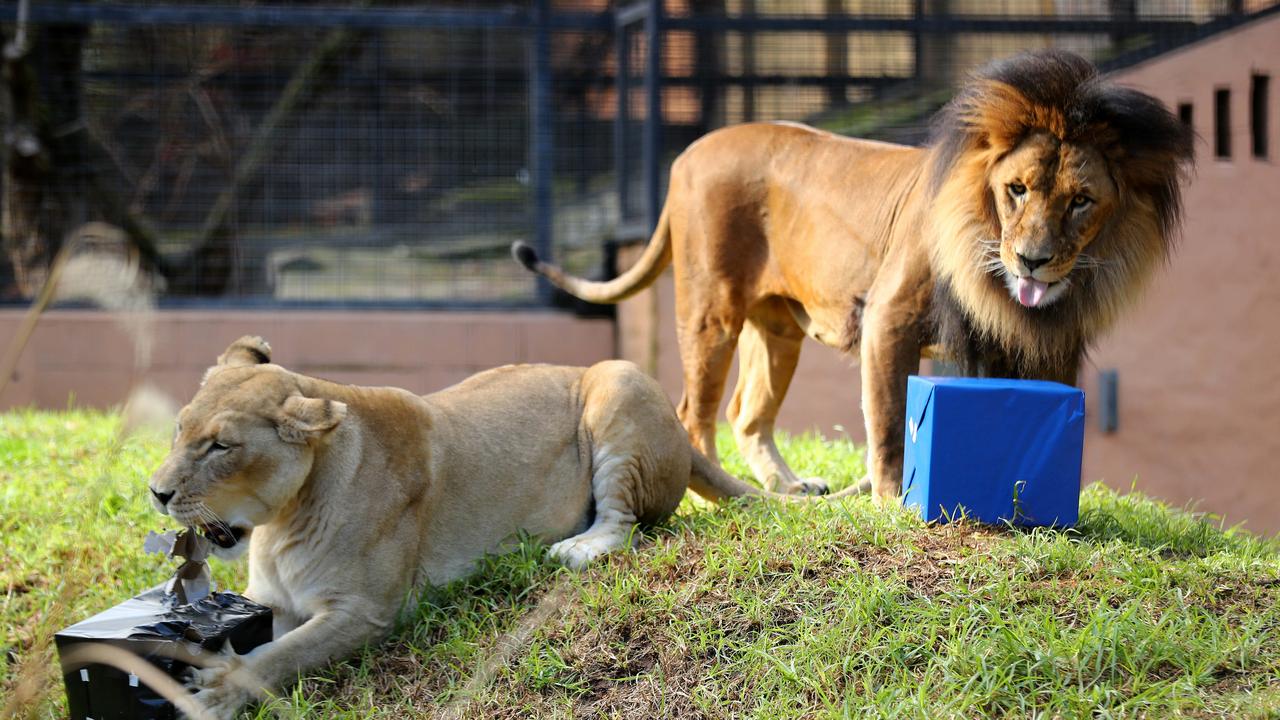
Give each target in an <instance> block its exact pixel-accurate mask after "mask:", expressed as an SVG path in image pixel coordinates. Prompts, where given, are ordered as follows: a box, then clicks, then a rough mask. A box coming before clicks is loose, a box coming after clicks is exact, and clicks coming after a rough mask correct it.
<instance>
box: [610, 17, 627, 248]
mask: <svg viewBox="0 0 1280 720" xmlns="http://www.w3.org/2000/svg"><path fill="white" fill-rule="evenodd" d="M614 35H615V42H616V43H617V47H616V48H615V50H616V51H617V56H616V57H617V61H618V69H617V71H616V72H615V73H614V83H613V87H614V91H615V92H616V93H617V96H618V97H617V108H616V109H615V114H614V117H613V162H614V168H615V170H616V172H617V173H618V177H617V183H618V225H619V226H622V225H626V224H627V221H628V220H630V219H631V202H630V200H631V198H630V193H629V192H628V189H629V188H630V184H631V183H630V181H631V158H630V154H629V151H628V145H629V144H630V143H628V142H627V140H628V138H627V135H628V130H629V128H630V122H631V33H629V32H627V26H626V25H622V24H619V25H617V26H616V27H615V28H614Z"/></svg>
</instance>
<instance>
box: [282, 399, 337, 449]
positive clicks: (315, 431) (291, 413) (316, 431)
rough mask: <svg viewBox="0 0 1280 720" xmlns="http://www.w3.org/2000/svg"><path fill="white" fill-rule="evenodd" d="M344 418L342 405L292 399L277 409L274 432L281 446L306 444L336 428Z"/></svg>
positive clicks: (333, 402) (318, 400) (331, 401)
mask: <svg viewBox="0 0 1280 720" xmlns="http://www.w3.org/2000/svg"><path fill="white" fill-rule="evenodd" d="M346 416H347V404H346V403H341V402H338V401H337V400H324V399H322V398H309V397H302V396H301V395H292V396H290V397H289V399H288V400H285V401H284V405H282V406H281V407H280V417H279V418H278V419H277V420H276V432H278V433H280V439H281V440H284V441H285V442H290V443H298V444H306V442H307V441H308V440H311V439H314V438H318V437H321V436H322V435H324V434H325V433H327V432H329V431H330V430H332V429H334V428H335V427H337V426H338V423H340V422H342V419H343V418H345V417H346Z"/></svg>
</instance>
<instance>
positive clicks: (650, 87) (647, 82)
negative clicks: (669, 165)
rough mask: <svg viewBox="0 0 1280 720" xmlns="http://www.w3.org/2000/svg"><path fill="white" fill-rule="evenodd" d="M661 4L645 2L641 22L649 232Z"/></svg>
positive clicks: (654, 194)
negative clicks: (643, 17) (643, 53)
mask: <svg viewBox="0 0 1280 720" xmlns="http://www.w3.org/2000/svg"><path fill="white" fill-rule="evenodd" d="M662 1H663V0H648V3H649V14H648V15H647V16H646V17H645V19H644V34H645V63H644V94H645V116H644V140H643V144H644V184H645V188H644V189H645V198H644V201H645V202H644V215H645V218H644V219H645V224H646V225H648V226H649V230H650V232H652V231H653V230H654V229H655V228H657V226H658V213H659V212H660V199H661V198H660V195H661V192H660V191H661V187H660V183H661V177H660V176H659V173H660V172H661V168H660V163H661V159H662V157H661V156H662V33H663V31H664V30H665V27H664V18H663V7H662Z"/></svg>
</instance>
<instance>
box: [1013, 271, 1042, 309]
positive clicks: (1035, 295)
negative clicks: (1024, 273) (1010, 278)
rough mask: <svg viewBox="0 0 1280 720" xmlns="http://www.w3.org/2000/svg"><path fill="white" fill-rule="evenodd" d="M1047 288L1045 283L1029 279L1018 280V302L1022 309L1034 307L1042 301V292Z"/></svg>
mask: <svg viewBox="0 0 1280 720" xmlns="http://www.w3.org/2000/svg"><path fill="white" fill-rule="evenodd" d="M1048 288H1049V283H1047V282H1041V281H1039V280H1036V279H1035V278H1029V277H1021V278H1018V302H1020V303H1022V304H1023V306H1024V307H1035V306H1037V305H1039V304H1040V301H1041V300H1043V299H1044V291H1045V290H1047V289H1048Z"/></svg>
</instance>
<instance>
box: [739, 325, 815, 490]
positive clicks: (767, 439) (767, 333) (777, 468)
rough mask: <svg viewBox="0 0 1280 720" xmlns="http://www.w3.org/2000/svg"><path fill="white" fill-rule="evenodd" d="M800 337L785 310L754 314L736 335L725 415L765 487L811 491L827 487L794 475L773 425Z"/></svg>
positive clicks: (802, 335) (796, 327)
mask: <svg viewBox="0 0 1280 720" xmlns="http://www.w3.org/2000/svg"><path fill="white" fill-rule="evenodd" d="M782 310H783V312H785V311H786V309H785V308H782ZM803 341H804V333H803V331H801V330H800V328H799V326H797V325H796V324H795V322H794V321H793V320H792V319H791V317H790V316H789V315H780V314H778V313H771V312H769V311H768V310H765V311H762V312H760V313H753V314H752V316H751V318H750V319H748V320H747V323H746V324H745V325H744V326H743V328H742V334H741V335H739V337H738V385H737V387H736V388H735V389H734V391H733V399H732V400H730V401H729V411H728V415H729V423H730V424H731V425H732V426H733V435H734V437H735V438H736V439H737V441H738V451H739V452H741V453H742V455H743V457H745V458H746V460H747V464H748V465H750V466H751V471H752V472H754V473H755V476H756V478H757V479H758V480H760V482H762V483H763V484H764V486H765V487H766V488H768V489H770V490H773V491H775V492H782V493H793V494H799V495H813V494H821V493H824V492H826V490H827V485H826V483H825V482H823V481H821V480H817V479H808V480H802V479H800V478H799V477H797V476H796V474H795V472H793V471H792V470H791V468H790V467H788V466H787V462H786V460H784V459H783V458H782V453H781V452H779V451H778V446H777V444H775V443H774V441H773V424H774V421H775V420H776V419H777V417H778V408H780V407H781V406H782V399H783V398H784V397H786V395H787V388H788V387H789V386H790V385H791V378H792V376H793V375H794V374H795V371H796V363H798V362H799V360H800V345H801V343H802V342H803Z"/></svg>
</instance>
